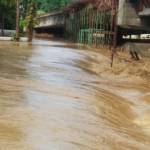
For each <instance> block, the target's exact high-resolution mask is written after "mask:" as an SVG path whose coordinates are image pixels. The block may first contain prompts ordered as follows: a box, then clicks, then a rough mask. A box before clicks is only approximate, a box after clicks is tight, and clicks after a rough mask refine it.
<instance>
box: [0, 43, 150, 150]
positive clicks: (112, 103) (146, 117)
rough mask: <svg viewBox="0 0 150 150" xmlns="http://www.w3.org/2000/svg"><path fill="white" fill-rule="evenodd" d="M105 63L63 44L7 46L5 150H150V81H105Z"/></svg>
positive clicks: (0, 114) (1, 97)
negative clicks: (103, 73) (103, 67)
mask: <svg viewBox="0 0 150 150" xmlns="http://www.w3.org/2000/svg"><path fill="white" fill-rule="evenodd" d="M101 62H103V63H101ZM104 62H105V65H109V59H108V58H106V57H105V56H103V55H101V54H100V53H98V52H94V51H92V50H82V49H77V48H69V47H68V46H67V45H66V44H65V43H63V42H51V41H34V42H33V45H28V44H25V43H21V44H16V43H8V42H0V150H150V82H149V80H145V81H144V80H143V81H142V82H141V81H139V82H133V80H134V78H123V77H115V76H112V75H111V74H106V75H101V73H100V71H99V73H97V69H98V68H101V67H102V64H104ZM101 71H102V72H105V70H101ZM135 80H136V79H135Z"/></svg>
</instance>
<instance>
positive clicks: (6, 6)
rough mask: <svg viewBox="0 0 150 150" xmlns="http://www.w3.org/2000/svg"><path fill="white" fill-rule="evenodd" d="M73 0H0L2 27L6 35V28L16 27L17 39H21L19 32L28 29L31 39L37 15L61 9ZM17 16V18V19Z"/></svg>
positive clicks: (0, 23)
mask: <svg viewBox="0 0 150 150" xmlns="http://www.w3.org/2000/svg"><path fill="white" fill-rule="evenodd" d="M70 1H71V0H0V29H1V31H0V32H1V34H2V35H4V29H15V28H16V35H15V37H16V40H19V32H23V29H24V28H26V29H27V33H28V37H29V41H31V37H32V30H33V27H34V26H35V24H36V20H35V17H36V15H37V14H38V15H39V14H43V13H47V12H49V11H52V10H55V9H60V8H62V7H64V6H66V5H67V4H68V3H69V2H70ZM15 18H16V19H15Z"/></svg>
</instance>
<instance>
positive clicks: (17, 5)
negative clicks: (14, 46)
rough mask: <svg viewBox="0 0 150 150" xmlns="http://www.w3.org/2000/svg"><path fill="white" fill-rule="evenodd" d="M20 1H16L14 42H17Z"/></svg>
mask: <svg viewBox="0 0 150 150" xmlns="http://www.w3.org/2000/svg"><path fill="white" fill-rule="evenodd" d="M19 7H20V0H16V41H19V38H20V37H19V18H20V8H19Z"/></svg>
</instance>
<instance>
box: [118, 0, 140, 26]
mask: <svg viewBox="0 0 150 150" xmlns="http://www.w3.org/2000/svg"><path fill="white" fill-rule="evenodd" d="M118 25H119V26H123V27H127V26H137V27H140V26H141V19H140V17H139V16H138V13H137V12H136V10H135V8H134V7H133V6H132V4H131V3H130V2H126V0H120V1H119V10H118Z"/></svg>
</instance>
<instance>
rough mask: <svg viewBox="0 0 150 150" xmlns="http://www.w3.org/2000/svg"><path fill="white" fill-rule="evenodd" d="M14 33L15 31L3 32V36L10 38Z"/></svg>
mask: <svg viewBox="0 0 150 150" xmlns="http://www.w3.org/2000/svg"><path fill="white" fill-rule="evenodd" d="M1 33H2V32H1V29H0V36H2V34H1ZM14 33H15V30H4V36H12V34H14Z"/></svg>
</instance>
